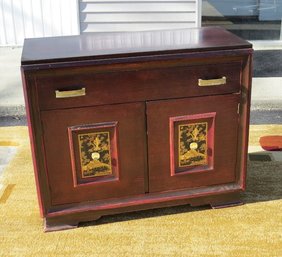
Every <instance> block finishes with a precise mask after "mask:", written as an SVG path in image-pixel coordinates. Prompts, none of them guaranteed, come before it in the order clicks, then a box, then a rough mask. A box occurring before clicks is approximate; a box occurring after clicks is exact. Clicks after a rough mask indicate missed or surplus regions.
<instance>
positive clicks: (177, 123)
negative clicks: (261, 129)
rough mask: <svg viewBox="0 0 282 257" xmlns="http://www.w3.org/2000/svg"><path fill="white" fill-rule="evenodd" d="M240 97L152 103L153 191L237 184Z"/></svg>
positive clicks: (149, 120)
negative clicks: (233, 182)
mask: <svg viewBox="0 0 282 257" xmlns="http://www.w3.org/2000/svg"><path fill="white" fill-rule="evenodd" d="M238 101H239V97H238V95H236V94H234V95H233V94H230V95H219V96H206V97H196V98H185V99H178V100H163V101H152V102H147V128H148V166H149V191H150V192H158V191H166V190H174V189H184V188H193V187H202V186H209V185H215V184H222V183H228V182H232V181H235V166H236V153H237V131H238V113H237V110H238Z"/></svg>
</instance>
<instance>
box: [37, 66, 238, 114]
mask: <svg viewBox="0 0 282 257" xmlns="http://www.w3.org/2000/svg"><path fill="white" fill-rule="evenodd" d="M172 65H173V64H167V66H165V67H158V68H151V69H148V68H147V69H145V68H144V67H142V68H135V70H122V71H120V70H119V71H113V70H111V71H107V70H106V68H105V71H103V72H101V71H99V73H98V72H97V68H95V67H91V68H89V67H87V68H85V67H84V68H81V69H79V70H78V69H76V70H75V71H72V69H61V70H60V69H58V70H51V71H48V72H47V73H45V74H41V75H40V76H38V77H37V79H36V81H37V92H38V98H39V101H38V102H39V107H40V109H41V110H48V109H58V108H71V107H82V106H90V105H91V106H94V105H104V104H112V103H126V102H134V101H146V100H157V99H170V98H183V97H193V96H204V95H217V94H227V93H235V92H238V91H239V90H240V84H241V83H240V77H241V62H239V61H238V62H231V63H213V64H205V65H189V66H187V65H186V66H177V67H175V66H174V67H173V66H172ZM171 66H172V67H171ZM56 92H57V96H56Z"/></svg>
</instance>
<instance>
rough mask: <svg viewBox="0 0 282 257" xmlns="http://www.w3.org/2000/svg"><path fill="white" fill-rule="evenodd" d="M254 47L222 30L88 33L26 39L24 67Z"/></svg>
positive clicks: (23, 54)
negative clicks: (51, 63)
mask: <svg viewBox="0 0 282 257" xmlns="http://www.w3.org/2000/svg"><path fill="white" fill-rule="evenodd" d="M251 47H252V45H251V44H250V43H249V42H247V41H245V40H243V39H241V38H239V37H237V36H236V35H234V34H232V33H230V32H228V31H226V30H224V29H223V28H219V27H204V28H193V29H180V30H159V31H143V32H114V33H86V34H82V35H78V36H64V37H47V38H32V39H26V40H25V42H24V47H23V52H22V60H21V63H22V65H28V64H40V63H50V62H65V61H78V60H93V59H104V58H118V57H133V56H145V55H146V56H148V55H156V54H162V53H163V54H164V53H168V54H169V53H187V52H195V51H208V50H228V49H239V48H251Z"/></svg>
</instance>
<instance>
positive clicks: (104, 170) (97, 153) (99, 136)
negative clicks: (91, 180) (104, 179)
mask: <svg viewBox="0 0 282 257" xmlns="http://www.w3.org/2000/svg"><path fill="white" fill-rule="evenodd" d="M78 139H79V151H80V162H81V172H82V177H83V178H85V177H97V176H106V175H111V174H112V168H111V151H110V133H109V132H97V133H88V134H82V135H79V136H78Z"/></svg>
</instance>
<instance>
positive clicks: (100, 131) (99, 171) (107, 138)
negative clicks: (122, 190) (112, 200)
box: [68, 122, 118, 186]
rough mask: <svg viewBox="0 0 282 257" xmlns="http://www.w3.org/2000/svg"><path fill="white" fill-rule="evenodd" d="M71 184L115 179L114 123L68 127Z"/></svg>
mask: <svg viewBox="0 0 282 257" xmlns="http://www.w3.org/2000/svg"><path fill="white" fill-rule="evenodd" d="M68 131H69V141H70V150H71V151H70V152H71V161H72V169H73V180H74V186H79V185H83V184H87V183H92V182H95V183H96V182H103V181H108V180H113V179H114V180H115V179H118V155H117V122H109V123H97V124H90V125H81V126H72V127H69V128H68Z"/></svg>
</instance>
